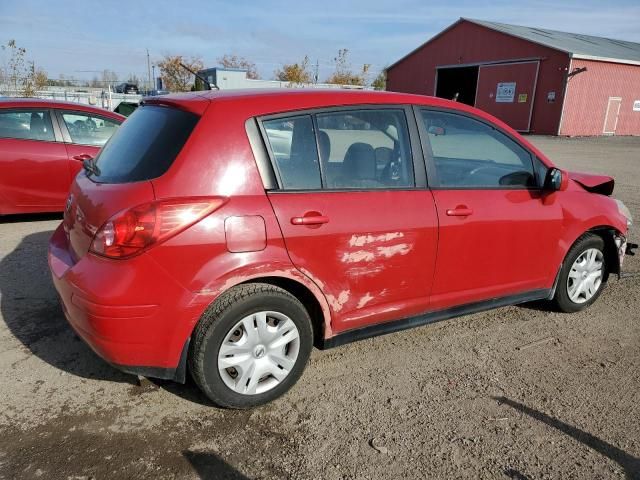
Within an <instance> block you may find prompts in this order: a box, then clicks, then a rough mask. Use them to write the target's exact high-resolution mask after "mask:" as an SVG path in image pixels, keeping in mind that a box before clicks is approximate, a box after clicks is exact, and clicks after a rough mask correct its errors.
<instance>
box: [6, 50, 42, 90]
mask: <svg viewBox="0 0 640 480" xmlns="http://www.w3.org/2000/svg"><path fill="white" fill-rule="evenodd" d="M2 50H5V51H8V52H9V63H8V67H7V71H6V72H5V73H4V77H5V79H4V80H5V81H6V80H8V82H9V84H10V85H11V86H12V87H13V90H14V91H16V92H18V93H19V94H20V95H23V96H25V97H33V96H34V95H35V94H36V92H37V91H38V90H42V89H43V88H45V87H46V86H47V83H48V80H47V73H46V72H45V71H44V70H42V69H41V68H39V69H36V66H35V63H34V62H27V60H26V55H27V50H26V49H25V48H23V47H19V46H18V45H17V44H16V41H15V40H9V41H8V42H7V44H6V45H2Z"/></svg>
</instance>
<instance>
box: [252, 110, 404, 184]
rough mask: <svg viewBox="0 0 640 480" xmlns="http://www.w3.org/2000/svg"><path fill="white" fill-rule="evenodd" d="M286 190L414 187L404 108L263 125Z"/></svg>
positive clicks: (325, 114) (279, 120) (305, 117)
mask: <svg viewBox="0 0 640 480" xmlns="http://www.w3.org/2000/svg"><path fill="white" fill-rule="evenodd" d="M262 126H263V129H264V132H265V136H266V139H267V143H268V145H267V146H268V147H269V150H270V152H271V158H272V160H273V162H274V167H275V168H276V171H277V174H278V177H279V180H280V186H281V188H282V189H284V190H319V189H325V190H347V189H354V190H372V189H389V188H407V187H408V188H411V187H414V186H415V181H414V177H413V163H412V157H411V155H412V153H411V147H410V140H409V131H408V126H407V121H406V117H405V113H404V110H402V109H391V108H385V109H361V110H356V109H354V110H339V111H335V112H319V113H316V114H306V115H294V116H291V117H278V118H276V119H266V120H265V121H263V123H262Z"/></svg>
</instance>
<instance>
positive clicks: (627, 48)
mask: <svg viewBox="0 0 640 480" xmlns="http://www.w3.org/2000/svg"><path fill="white" fill-rule="evenodd" d="M461 20H467V21H468V22H471V23H475V24H478V25H482V26H484V27H487V28H490V29H492V30H497V31H499V32H502V33H506V34H507V35H513V36H514V37H519V38H522V39H524V40H529V41H531V42H535V43H538V44H541V45H544V46H546V47H550V48H553V49H555V50H561V51H563V52H566V53H569V54H570V55H571V56H572V57H573V58H582V59H587V60H600V61H610V62H616V63H631V64H636V65H640V43H634V42H628V41H626V40H615V39H611V38H605V37H594V36H592V35H583V34H581V33H570V32H560V31H557V30H549V29H546V28H536V27H524V26H520V25H510V24H507V23H498V22H488V21H485V20H475V19H471V18H463V19H461Z"/></svg>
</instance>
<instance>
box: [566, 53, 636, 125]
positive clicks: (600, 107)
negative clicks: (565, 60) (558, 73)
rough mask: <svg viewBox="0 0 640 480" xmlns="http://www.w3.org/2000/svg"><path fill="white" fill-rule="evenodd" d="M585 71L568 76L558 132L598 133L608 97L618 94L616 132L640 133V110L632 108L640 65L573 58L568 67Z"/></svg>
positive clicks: (603, 120)
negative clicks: (585, 69)
mask: <svg viewBox="0 0 640 480" xmlns="http://www.w3.org/2000/svg"><path fill="white" fill-rule="evenodd" d="M583 67H587V71H586V72H583V73H580V74H578V75H576V76H574V77H573V78H571V79H570V80H569V84H568V86H567V98H566V101H565V105H564V115H563V118H562V126H561V127H560V128H561V130H560V134H561V135H602V132H603V129H604V122H605V117H606V113H607V105H608V103H609V97H620V98H622V103H621V105H620V113H619V115H618V123H617V127H616V131H615V134H616V135H640V112H634V111H633V102H634V100H640V66H635V65H622V64H619V63H607V62H596V61H591V60H577V59H575V60H573V63H572V65H571V68H572V69H575V68H583Z"/></svg>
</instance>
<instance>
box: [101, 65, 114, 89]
mask: <svg viewBox="0 0 640 480" xmlns="http://www.w3.org/2000/svg"><path fill="white" fill-rule="evenodd" d="M117 82H118V74H117V73H116V72H114V71H112V70H107V69H104V70H103V71H102V86H103V87H104V88H106V87H107V86H108V85H115V84H116V83H117Z"/></svg>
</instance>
